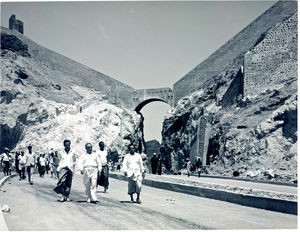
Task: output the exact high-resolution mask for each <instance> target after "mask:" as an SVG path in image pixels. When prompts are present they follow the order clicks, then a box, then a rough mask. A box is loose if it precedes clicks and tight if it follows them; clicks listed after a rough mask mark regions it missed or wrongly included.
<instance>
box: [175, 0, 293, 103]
mask: <svg viewBox="0 0 300 232" xmlns="http://www.w3.org/2000/svg"><path fill="white" fill-rule="evenodd" d="M296 11H297V1H279V2H277V3H275V4H274V5H273V6H272V7H271V8H270V9H269V10H267V11H266V12H265V13H263V14H262V15H261V16H259V17H258V18H257V19H256V20H254V21H253V22H252V23H251V24H249V25H248V26H247V27H246V28H244V29H243V30H242V31H241V32H239V33H238V34H237V35H236V36H234V37H233V38H232V39H231V40H230V41H228V42H227V43H226V44H225V45H223V46H222V47H221V48H219V49H218V50H217V51H216V52H214V53H213V54H212V55H210V56H209V57H208V58H207V59H206V60H204V61H203V62H202V63H200V64H199V65H198V66H196V67H195V68H194V69H193V70H192V71H190V72H189V73H187V74H186V75H185V76H184V77H183V78H181V79H180V80H179V81H177V82H176V83H175V84H174V85H173V90H174V98H175V99H174V102H175V104H176V103H177V102H178V101H179V100H180V99H181V98H183V97H184V96H186V95H188V94H190V93H192V92H194V91H195V90H198V89H200V88H201V86H202V85H203V83H204V82H205V81H207V80H208V79H210V78H212V77H214V76H216V75H218V74H219V73H221V72H222V71H223V70H224V69H226V68H227V67H229V66H231V65H232V64H233V62H234V61H236V59H237V58H238V57H240V64H242V63H243V57H244V54H245V53H246V52H248V51H249V50H250V49H251V48H252V47H253V46H254V45H255V43H256V41H257V39H258V38H259V37H260V36H261V35H262V34H263V33H264V32H266V31H267V30H268V29H269V28H273V27H275V25H276V24H277V23H278V22H279V23H280V22H282V20H283V19H284V18H286V17H290V16H292V15H293V14H294V13H295V12H296Z"/></svg>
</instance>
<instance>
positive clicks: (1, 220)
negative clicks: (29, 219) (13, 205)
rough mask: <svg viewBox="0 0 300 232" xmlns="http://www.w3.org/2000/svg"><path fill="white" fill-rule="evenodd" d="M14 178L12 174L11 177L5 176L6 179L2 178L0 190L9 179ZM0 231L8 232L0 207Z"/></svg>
mask: <svg viewBox="0 0 300 232" xmlns="http://www.w3.org/2000/svg"><path fill="white" fill-rule="evenodd" d="M15 176H16V174H13V175H10V176H6V177H4V178H2V179H1V180H0V189H1V188H2V186H3V185H4V184H5V182H6V181H8V180H9V179H10V178H12V177H15ZM0 206H1V205H0ZM0 231H8V227H7V224H6V222H5V220H4V216H3V212H2V210H1V207H0Z"/></svg>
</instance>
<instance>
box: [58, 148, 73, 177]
mask: <svg viewBox="0 0 300 232" xmlns="http://www.w3.org/2000/svg"><path fill="white" fill-rule="evenodd" d="M59 156H60V162H59V165H58V167H57V171H60V170H61V169H62V168H64V167H68V168H69V169H70V170H71V171H72V172H74V166H75V163H76V158H77V155H76V154H75V152H73V151H72V150H70V151H69V153H67V152H66V151H65V150H63V151H61V152H60V153H59Z"/></svg>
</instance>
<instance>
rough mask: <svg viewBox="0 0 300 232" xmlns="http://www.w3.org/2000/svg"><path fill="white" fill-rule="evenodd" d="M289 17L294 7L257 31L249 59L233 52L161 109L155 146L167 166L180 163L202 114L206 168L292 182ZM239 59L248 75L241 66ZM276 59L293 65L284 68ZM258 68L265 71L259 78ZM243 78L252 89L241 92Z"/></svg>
mask: <svg viewBox="0 0 300 232" xmlns="http://www.w3.org/2000/svg"><path fill="white" fill-rule="evenodd" d="M295 18H296V19H297V13H296V14H294V15H293V16H291V17H290V18H285V19H284V20H283V21H280V22H277V23H276V26H275V27H274V28H271V29H268V30H267V31H266V32H265V33H264V36H263V37H259V38H257V42H256V43H255V45H254V46H253V47H251V48H250V50H249V52H247V56H249V55H251V56H252V58H253V59H252V62H251V63H247V62H248V61H247V62H246V61H245V59H244V57H237V58H236V59H235V60H234V61H233V62H232V63H231V64H230V65H228V66H227V67H226V68H225V69H223V70H222V71H221V72H220V73H219V74H218V75H214V76H212V77H211V78H210V79H208V80H207V81H206V82H205V83H204V84H203V85H202V86H201V88H200V89H199V90H197V91H194V92H193V93H192V94H190V95H187V96H186V97H184V98H182V99H181V100H180V101H179V102H178V103H177V105H176V107H175V108H174V109H171V110H170V111H169V112H168V115H166V117H165V120H164V124H163V132H162V133H163V140H162V154H163V158H164V160H165V165H166V168H167V169H169V170H173V171H174V172H178V171H179V170H181V169H182V167H183V165H184V162H185V159H186V158H187V157H190V155H191V152H192V145H193V142H194V141H195V138H196V136H197V131H198V124H199V118H200V117H202V116H204V115H205V117H206V118H207V119H208V121H207V125H206V127H207V128H209V129H210V133H209V134H208V137H207V138H205V140H206V141H207V142H208V150H207V153H206V154H205V155H206V158H207V163H205V164H206V165H208V166H207V168H206V173H208V174H215V175H225V176H233V175H235V176H237V175H239V176H241V177H249V178H256V179H272V180H278V181H293V182H297V72H295V71H294V67H297V58H296V59H295V58H293V57H296V55H297V50H296V49H295V47H297V44H296V45H295V43H297V42H295V41H297V40H296V39H295V38H297V35H298V32H297V29H295V28H297V23H295V22H296V21H297V20H295ZM274 34H276V36H274ZM281 35H282V36H281ZM261 44H263V46H260V45H261ZM279 44H282V46H279ZM282 47H284V49H282ZM252 51H255V52H252ZM266 51H267V52H266ZM276 57H281V58H280V59H281V63H280V62H279V63H278V62H272V59H275V58H276ZM241 60H242V61H243V62H242V63H244V65H245V66H247V72H248V70H249V72H250V71H251V76H249V73H243V71H242V69H240V67H241V65H240V63H241ZM253 60H254V61H253ZM266 61H268V62H266ZM258 64H259V65H258ZM283 64H284V66H286V67H293V69H283V68H281V67H282V66H283ZM249 67H251V70H250V68H249ZM212 68H213V67H212ZM296 69H297V68H296ZM258 70H259V72H258ZM262 70H265V72H263V71H262ZM258 73H259V75H257V74H258ZM261 73H264V75H265V76H263V80H262V76H261V75H260V74H261ZM200 76H201V75H200ZM245 76H247V78H248V79H247V83H244V77H245ZM250 81H251V82H250ZM248 83H251V84H252V86H251V88H252V89H251V90H252V92H251V94H249V95H245V94H244V93H245V92H246V90H248V89H245V88H249V86H250V85H249V84H248ZM267 83H269V84H267ZM270 83H271V84H270ZM261 85H263V86H261ZM256 87H257V88H256ZM261 87H263V88H261ZM256 89H257V91H255V90H256ZM233 173H234V174H233Z"/></svg>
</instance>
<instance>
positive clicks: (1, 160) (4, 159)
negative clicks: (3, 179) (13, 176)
mask: <svg viewBox="0 0 300 232" xmlns="http://www.w3.org/2000/svg"><path fill="white" fill-rule="evenodd" d="M10 159H11V157H10V154H9V149H8V148H7V147H6V148H5V149H4V153H2V154H1V155H0V164H1V165H3V166H4V169H3V173H4V175H7V176H8V175H9V160H10Z"/></svg>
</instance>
